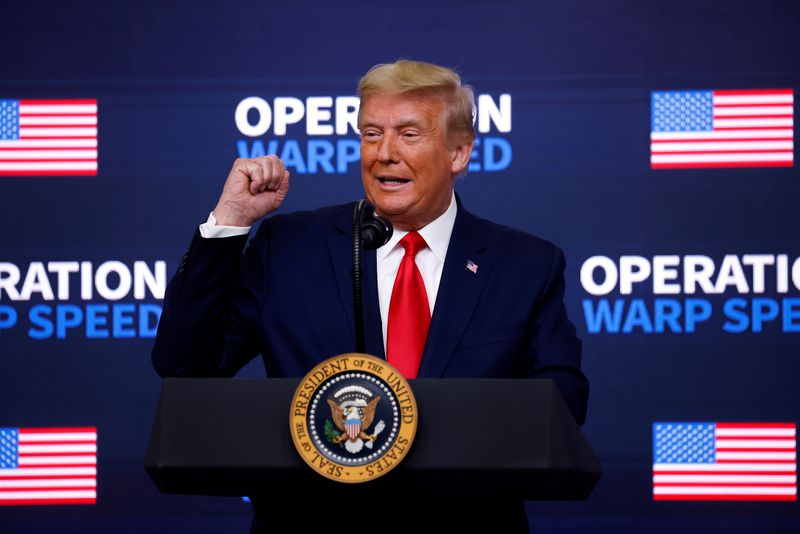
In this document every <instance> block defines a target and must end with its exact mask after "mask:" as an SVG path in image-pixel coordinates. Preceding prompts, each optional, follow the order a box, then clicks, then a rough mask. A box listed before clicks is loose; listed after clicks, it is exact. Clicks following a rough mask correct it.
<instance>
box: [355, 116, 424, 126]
mask: <svg viewBox="0 0 800 534" xmlns="http://www.w3.org/2000/svg"><path fill="white" fill-rule="evenodd" d="M408 126H415V127H417V128H421V127H423V126H425V121H423V120H421V119H418V118H413V117H409V118H407V119H400V121H399V122H397V123H394V124H390V125H389V128H406V127H408ZM367 127H377V128H382V127H383V125H382V124H380V123H378V122H375V121H372V120H369V119H366V120H364V121H363V122H362V123H361V124H360V125H359V129H361V128H367Z"/></svg>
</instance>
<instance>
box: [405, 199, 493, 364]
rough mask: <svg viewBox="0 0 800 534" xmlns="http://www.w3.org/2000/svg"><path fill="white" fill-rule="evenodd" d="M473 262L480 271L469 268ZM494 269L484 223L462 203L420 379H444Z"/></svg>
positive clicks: (448, 249) (443, 271)
mask: <svg viewBox="0 0 800 534" xmlns="http://www.w3.org/2000/svg"><path fill="white" fill-rule="evenodd" d="M469 261H472V262H473V263H474V264H475V265H476V266H477V269H476V272H472V270H470V269H468V268H467V265H468V262H469ZM491 269H492V258H491V256H490V255H489V254H488V253H487V237H486V235H485V231H481V227H480V221H479V220H478V219H477V218H476V217H475V216H474V215H472V214H471V213H469V212H467V211H466V210H465V209H464V208H463V206H462V205H461V202H460V201H459V205H458V214H457V215H456V222H455V225H454V226H453V234H452V236H451V237H450V245H449V246H448V248H447V257H446V258H445V262H444V269H443V270H442V278H441V281H440V283H439V292H438V294H437V297H436V305H435V306H434V309H433V317H431V325H430V329H429V330H428V340H427V342H426V344H425V351H424V352H423V355H422V362H421V364H420V369H419V373H418V376H419V377H420V378H438V377H441V376H442V375H443V373H444V371H445V369H446V368H447V365H448V363H449V362H450V359H451V358H452V356H453V354H454V352H455V349H456V347H457V346H458V343H459V342H460V341H461V337H462V336H463V334H464V331H465V330H466V328H467V325H468V324H469V321H470V318H471V317H472V314H473V312H474V310H475V306H476V304H477V303H478V298H479V297H480V295H481V292H482V291H483V289H484V287H485V285H486V281H487V280H488V278H489V274H490V272H491Z"/></svg>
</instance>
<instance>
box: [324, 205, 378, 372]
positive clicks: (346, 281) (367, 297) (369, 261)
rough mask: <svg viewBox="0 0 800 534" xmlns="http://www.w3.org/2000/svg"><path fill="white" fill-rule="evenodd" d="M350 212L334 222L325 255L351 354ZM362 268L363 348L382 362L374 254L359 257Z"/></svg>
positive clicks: (353, 317)
mask: <svg viewBox="0 0 800 534" xmlns="http://www.w3.org/2000/svg"><path fill="white" fill-rule="evenodd" d="M353 209H354V206H352V207H351V209H350V210H342V213H341V214H340V215H339V216H338V217H337V218H336V219H335V220H334V221H333V223H334V226H335V227H336V231H335V232H334V233H333V234H331V236H330V237H329V238H328V252H329V254H330V259H331V265H332V266H333V270H334V272H335V274H336V283H337V285H338V287H339V298H340V299H341V301H342V306H343V308H344V310H345V313H346V316H347V322H348V324H349V325H350V336H349V337H350V339H351V340H352V341H351V342H352V350H353V351H355V350H356V333H355V332H356V330H355V314H354V312H353V279H352V275H351V273H352V264H353V257H352V251H353V247H352V242H353V239H352V224H353ZM362 259H363V265H362V275H361V278H362V280H361V299H362V301H363V306H364V344H365V348H366V351H367V353H369V354H373V355H375V356H378V357H380V358H385V356H384V350H383V332H382V330H381V314H380V307H379V305H378V273H377V269H376V260H375V251H374V250H368V251H364V253H363V254H362Z"/></svg>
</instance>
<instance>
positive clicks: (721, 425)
mask: <svg viewBox="0 0 800 534" xmlns="http://www.w3.org/2000/svg"><path fill="white" fill-rule="evenodd" d="M717 428H724V429H731V428H795V424H794V423H717Z"/></svg>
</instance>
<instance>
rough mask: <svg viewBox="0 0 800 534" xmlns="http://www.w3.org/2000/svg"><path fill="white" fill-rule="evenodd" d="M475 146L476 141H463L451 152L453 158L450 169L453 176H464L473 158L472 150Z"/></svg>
mask: <svg viewBox="0 0 800 534" xmlns="http://www.w3.org/2000/svg"><path fill="white" fill-rule="evenodd" d="M474 146H475V141H474V140H463V141H460V142H459V144H457V145H456V146H455V147H454V148H453V150H452V152H451V154H452V158H453V159H452V166H451V168H450V170H451V171H452V173H453V176H458V175H460V174H463V173H464V172H465V171H466V170H467V167H468V166H469V158H470V156H472V148H473V147H474Z"/></svg>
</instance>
